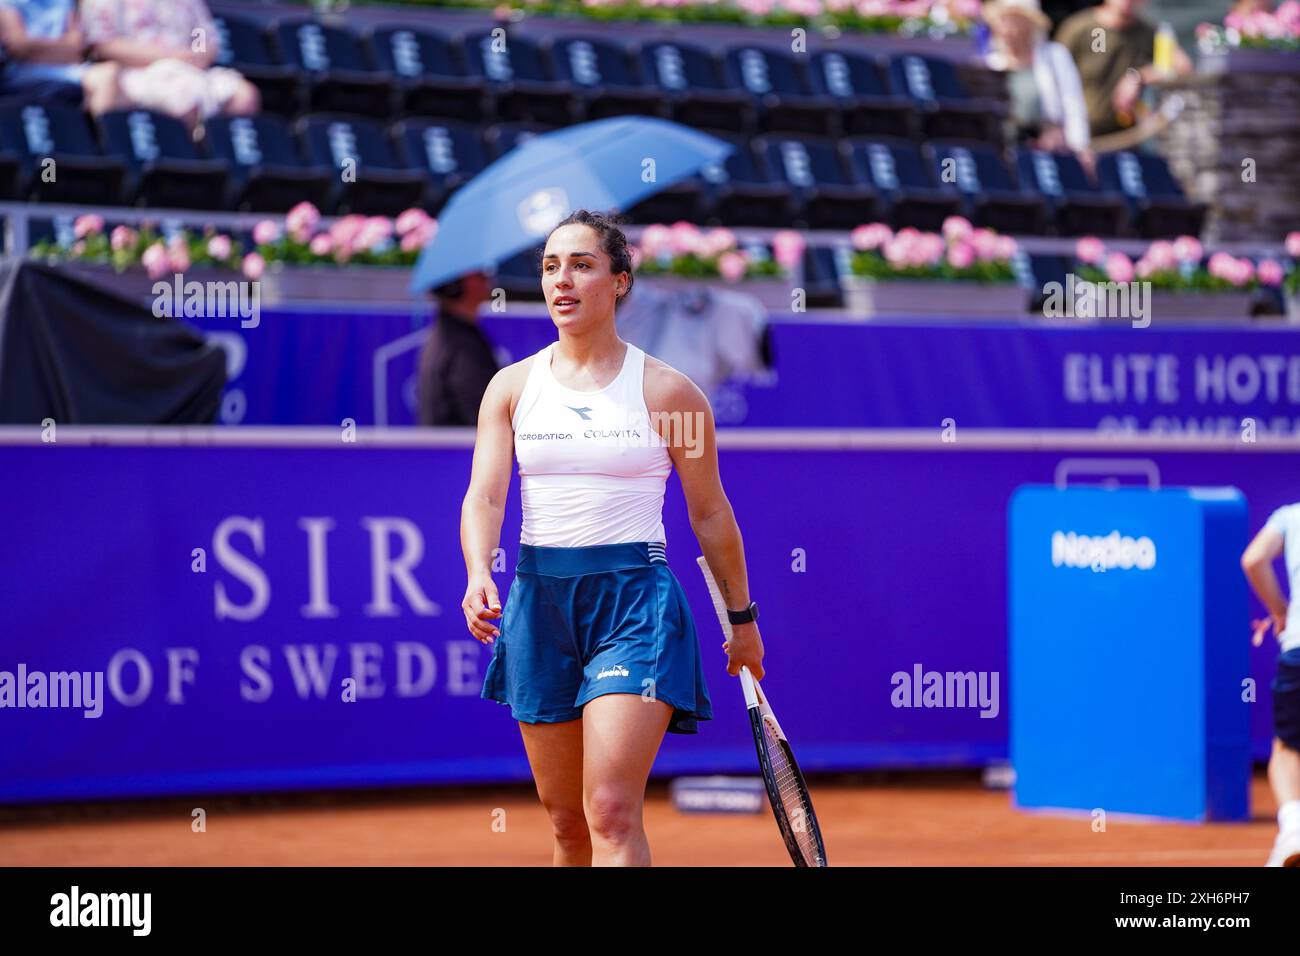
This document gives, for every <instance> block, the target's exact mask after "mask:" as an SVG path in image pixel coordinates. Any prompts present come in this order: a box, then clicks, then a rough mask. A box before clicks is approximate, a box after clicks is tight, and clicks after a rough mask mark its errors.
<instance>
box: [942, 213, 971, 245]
mask: <svg viewBox="0 0 1300 956" xmlns="http://www.w3.org/2000/svg"><path fill="white" fill-rule="evenodd" d="M973 229H974V227H973V226H971V224H970V220H969V219H966V218H964V217H962V216H949V217H948V218H947V219H945V220H944V221H943V237H944V238H945V239H947V240H948V241H949V242H957V241H959V240H961V239H965V238H966V237H968V236H969V235H970V234H971V232H972V231H973Z"/></svg>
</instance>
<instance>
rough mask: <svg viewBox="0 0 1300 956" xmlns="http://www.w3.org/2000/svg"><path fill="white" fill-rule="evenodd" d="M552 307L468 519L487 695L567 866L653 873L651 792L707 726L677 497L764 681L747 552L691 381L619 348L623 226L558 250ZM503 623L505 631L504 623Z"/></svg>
mask: <svg viewBox="0 0 1300 956" xmlns="http://www.w3.org/2000/svg"><path fill="white" fill-rule="evenodd" d="M541 273H542V274H541V279H542V291H543V294H544V296H545V299H546V303H547V307H548V310H549V311H550V316H551V320H552V322H554V324H555V326H556V329H557V330H558V333H559V338H558V341H556V342H553V343H551V344H550V345H548V346H546V347H545V348H543V349H542V350H540V351H539V352H537V353H536V354H534V355H532V356H529V357H528V358H526V359H524V360H523V361H521V362H516V363H515V364H513V365H509V366H507V367H506V368H504V369H502V370H501V371H500V372H498V373H497V374H496V375H495V376H493V378H492V381H491V383H490V384H489V385H488V388H487V392H486V394H485V395H484V396H483V402H482V407H481V409H480V412H479V422H478V434H477V438H476V441H475V445H474V457H473V465H472V471H471V476H470V484H469V490H468V492H467V493H466V495H465V500H464V504H463V507H462V511H461V546H462V549H463V551H464V555H465V565H466V569H467V573H468V584H467V587H466V589H465V597H464V599H463V601H462V603H461V607H462V610H463V611H464V613H465V620H466V624H467V626H468V628H469V631H470V633H471V634H473V636H474V637H475V638H476V639H478V640H479V641H481V642H483V643H485V644H492V645H493V654H492V660H491V663H490V664H489V665H488V669H487V673H486V676H485V678H484V682H483V689H482V692H481V695H480V696H482V697H483V698H485V699H489V700H496V701H498V702H500V703H502V704H506V705H509V707H510V709H511V714H512V716H513V717H514V718H515V719H516V720H517V721H518V722H519V728H520V732H521V733H522V735H523V742H524V749H525V750H526V752H527V755H528V760H529V764H530V766H531V767H532V771H533V777H534V780H535V782H536V786H537V793H538V796H539V797H540V799H541V801H542V804H543V806H545V808H546V810H547V812H548V814H549V815H550V818H551V823H552V828H553V831H554V839H555V846H554V854H553V862H554V863H555V865H557V866H585V865H604V866H619V865H632V866H636V865H641V866H647V865H649V864H650V847H649V845H648V843H647V841H646V835H645V831H644V827H643V822H642V807H643V804H644V800H645V786H646V779H647V777H648V775H649V772H650V767H651V765H652V764H653V762H654V758H655V754H656V753H657V752H658V749H659V746H660V743H661V742H662V739H663V735H664V733H665V732H671V733H678V734H694V733H696V732H697V731H698V721H701V720H709V719H711V718H712V716H713V712H712V705H711V703H710V699H709V694H708V688H707V687H706V686H705V681H704V672H703V668H702V666H701V661H700V650H699V643H698V640H697V638H696V633H695V624H694V621H693V619H692V616H691V609H690V606H689V604H688V602H687V600H686V596H685V594H684V592H683V590H682V586H681V584H680V582H679V581H678V580H677V578H676V576H675V575H674V574H673V572H672V571H671V569H670V568H669V567H668V563H667V549H666V545H667V542H666V537H665V534H664V524H663V517H662V512H663V500H664V489H665V482H666V480H667V477H668V475H669V473H670V471H671V470H672V469H673V468H676V470H677V474H678V477H679V479H680V481H681V486H682V491H683V493H684V494H685V496H686V503H687V509H688V512H689V514H690V521H691V527H692V530H693V531H694V532H695V536H696V538H697V539H698V541H699V544H700V548H701V550H702V551H703V553H704V557H705V560H706V561H707V562H708V565H709V568H710V570H711V571H712V573H713V575H714V577H715V578H716V580H717V581H718V584H719V587H720V589H721V591H722V594H723V596H724V599H725V600H726V602H727V607H728V609H729V610H730V611H731V612H732V613H731V621H732V624H733V625H734V631H733V635H732V639H731V641H730V642H729V643H724V644H723V649H724V650H725V651H726V652H727V654H728V658H729V660H728V666H727V672H728V673H729V674H731V675H733V676H736V675H739V673H740V668H741V666H742V665H744V666H748V667H749V669H750V671H751V672H752V673H753V676H754V678H755V679H762V677H763V667H762V663H761V662H762V658H763V643H762V639H761V638H760V636H759V632H758V625H757V623H756V621H757V617H758V613H757V605H756V604H755V603H754V602H753V601H751V599H750V592H749V582H748V578H747V575H746V569H745V553H744V542H743V540H742V538H741V534H740V528H739V527H738V525H737V523H736V518H735V515H734V513H733V512H732V509H731V505H730V503H729V502H728V501H727V496H726V494H725V492H724V491H723V488H722V482H721V480H720V478H719V475H718V454H717V446H716V442H715V436H714V427H713V412H712V409H711V408H710V407H709V402H708V399H707V398H706V397H705V395H704V393H703V392H701V391H700V389H699V387H698V386H696V385H695V384H694V383H693V382H691V381H690V379H688V378H687V377H686V376H685V375H683V374H681V373H680V372H678V371H677V370H675V369H673V368H671V367H669V366H668V365H665V364H664V363H663V362H660V361H658V360H657V359H655V358H653V357H651V356H649V355H647V354H646V353H645V352H643V351H642V350H641V349H639V348H637V347H636V346H635V345H632V344H631V343H629V342H625V341H623V340H622V339H620V338H619V337H618V333H617V330H616V326H615V322H614V314H615V309H616V308H617V306H618V303H619V302H621V301H623V300H624V299H625V298H626V297H627V295H628V294H629V292H630V291H631V289H632V283H633V274H632V260H631V254H630V251H629V249H628V244H627V238H626V236H625V235H624V233H623V231H622V230H621V229H619V228H618V226H617V224H616V220H615V219H614V218H611V217H609V216H606V215H601V214H599V213H593V212H588V211H586V210H581V209H580V210H578V211H576V212H574V213H572V214H571V215H569V216H568V217H567V218H566V219H564V220H563V221H561V222H560V223H559V224H558V225H557V226H556V227H555V228H554V229H553V230H552V231H551V232H550V234H549V236H548V237H547V240H546V245H545V248H544V254H543V258H542V266H541ZM512 453H513V456H514V457H516V458H517V459H518V461H519V475H520V480H521V486H520V487H521V492H520V498H521V502H522V506H523V525H522V529H521V534H520V545H519V561H518V566H517V568H516V574H515V579H514V581H513V583H512V584H511V586H510V592H509V596H508V599H507V602H506V606H505V611H504V615H503V614H502V609H501V600H500V596H499V593H498V591H497V587H496V583H495V582H494V581H493V580H492V572H491V568H492V560H493V556H494V552H496V550H497V545H498V541H499V539H500V534H501V525H502V521H503V519H504V515H505V503H506V496H507V492H508V491H509V487H510V467H511V457H512ZM498 620H499V622H500V623H499V626H498V624H497V621H498Z"/></svg>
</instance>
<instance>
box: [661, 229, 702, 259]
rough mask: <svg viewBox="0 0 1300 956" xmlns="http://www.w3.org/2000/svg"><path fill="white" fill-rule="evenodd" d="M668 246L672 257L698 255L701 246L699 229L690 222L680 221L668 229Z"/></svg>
mask: <svg viewBox="0 0 1300 956" xmlns="http://www.w3.org/2000/svg"><path fill="white" fill-rule="evenodd" d="M668 235H669V244H670V245H671V247H672V250H673V255H678V256H685V255H698V254H699V251H700V247H701V244H702V241H703V240H702V238H701V236H700V230H699V227H698V226H696V225H695V224H694V223H692V222H686V221H685V220H682V221H680V222H675V223H673V224H672V225H671V226H670V227H669V228H668Z"/></svg>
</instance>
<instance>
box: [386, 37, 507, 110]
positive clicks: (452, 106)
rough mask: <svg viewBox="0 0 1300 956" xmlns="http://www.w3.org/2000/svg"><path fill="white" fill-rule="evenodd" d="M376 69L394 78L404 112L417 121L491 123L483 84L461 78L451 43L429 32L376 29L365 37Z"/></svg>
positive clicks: (467, 77)
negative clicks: (430, 118) (418, 118)
mask: <svg viewBox="0 0 1300 956" xmlns="http://www.w3.org/2000/svg"><path fill="white" fill-rule="evenodd" d="M368 40H369V43H370V51H371V55H372V56H373V58H374V62H375V65H376V66H377V67H379V68H380V69H381V70H384V71H385V72H387V73H391V74H392V75H393V76H394V77H396V81H397V91H398V98H399V100H400V101H401V105H402V109H403V110H404V111H405V112H406V113H410V114H413V115H415V116H440V117H446V118H448V119H457V120H463V121H465V122H471V123H480V122H491V121H492V120H493V118H494V117H493V116H492V113H491V108H492V103H491V99H490V98H489V97H488V96H487V95H486V93H485V90H484V84H483V81H482V80H481V79H477V78H472V77H469V76H467V75H466V74H465V71H464V69H463V68H462V66H461V65H460V63H459V62H458V61H457V58H456V50H455V46H454V45H453V44H452V41H451V40H449V39H448V38H447V37H444V36H442V35H440V34H437V33H431V32H429V31H427V30H412V29H408V28H406V27H384V28H378V29H375V30H373V31H371V33H370V34H369V37H368Z"/></svg>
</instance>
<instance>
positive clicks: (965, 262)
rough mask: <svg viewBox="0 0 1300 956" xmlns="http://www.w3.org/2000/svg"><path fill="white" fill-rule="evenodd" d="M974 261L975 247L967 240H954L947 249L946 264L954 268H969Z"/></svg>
mask: <svg viewBox="0 0 1300 956" xmlns="http://www.w3.org/2000/svg"><path fill="white" fill-rule="evenodd" d="M974 262H975V247H974V246H973V245H972V244H971V243H969V242H956V243H953V245H952V246H951V247H950V248H949V249H948V265H950V266H952V267H953V268H954V269H969V268H970V267H971V264H972V263H974Z"/></svg>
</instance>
